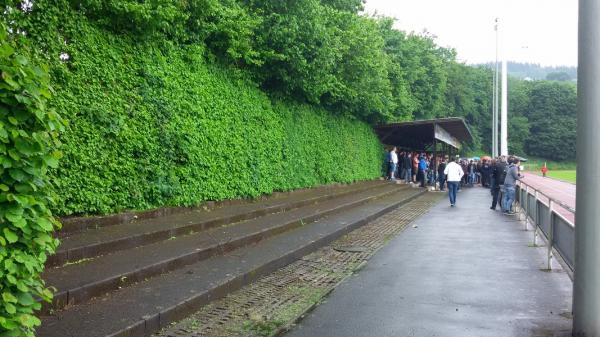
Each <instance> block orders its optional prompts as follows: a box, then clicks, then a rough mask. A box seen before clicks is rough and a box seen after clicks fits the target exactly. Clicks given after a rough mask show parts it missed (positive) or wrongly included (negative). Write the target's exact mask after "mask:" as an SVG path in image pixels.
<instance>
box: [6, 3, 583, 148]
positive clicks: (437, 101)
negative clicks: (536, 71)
mask: <svg viewBox="0 0 600 337" xmlns="http://www.w3.org/2000/svg"><path fill="white" fill-rule="evenodd" d="M12 3H13V6H14V7H15V8H16V7H19V6H22V3H23V2H21V1H17V0H12ZM33 4H34V5H33V6H34V8H35V6H36V5H37V6H38V7H45V8H46V10H47V11H48V12H49V13H50V12H52V11H51V10H49V8H50V7H52V8H56V7H58V6H70V7H71V9H72V10H75V11H77V12H79V13H83V14H84V15H85V16H86V17H87V18H88V19H89V20H90V21H92V22H94V23H95V24H96V25H98V26H101V27H103V28H104V29H107V30H109V31H112V32H114V33H116V34H126V35H128V36H133V37H134V38H135V39H137V40H139V41H148V40H154V41H156V40H158V39H164V40H165V41H169V43H177V44H182V45H191V44H203V45H205V46H206V57H207V58H208V59H209V60H212V61H213V62H215V63H219V64H224V65H226V66H227V67H231V68H233V69H236V70H237V71H239V72H241V73H243V74H245V75H247V76H249V77H250V78H252V80H253V81H254V82H255V83H256V84H257V85H258V86H260V87H261V88H262V89H264V90H265V91H267V92H268V93H270V95H272V96H275V97H285V98H286V99H288V98H292V99H294V100H296V101H299V102H302V103H308V104H312V105H315V106H319V107H323V108H325V109H327V110H328V111H330V112H331V113H333V114H337V115H346V116H350V117H353V118H358V119H360V120H364V121H367V122H369V123H372V124H375V123H385V122H394V121H406V120H413V119H427V118H436V117H447V116H457V117H463V118H465V120H466V121H467V123H468V124H469V125H470V127H471V129H472V131H473V135H474V138H475V139H474V141H473V143H472V144H470V145H469V149H470V150H483V151H487V150H489V148H490V143H491V141H490V139H489V138H490V134H491V121H490V119H491V118H490V116H491V110H492V102H491V92H492V77H493V76H492V71H491V70H490V69H489V68H488V67H486V66H468V65H466V64H463V63H460V62H458V61H457V59H456V52H455V51H454V50H453V49H449V48H443V47H440V46H438V45H437V44H436V43H435V38H434V37H433V36H430V35H427V34H413V33H406V32H402V31H399V30H396V29H394V27H393V24H394V20H393V19H391V18H388V17H383V16H367V15H364V14H362V13H361V11H362V9H363V4H364V3H363V0H189V1H173V0H152V1H138V0H107V1H98V0H60V1H58V2H53V3H52V4H50V2H47V1H41V0H37V1H34V2H33ZM9 6H10V5H9ZM6 13H12V15H21V16H22V15H24V14H23V11H12V12H10V11H9V12H6ZM46 16H48V15H46ZM38 17H39V16H38ZM46 19H48V17H46ZM30 21H31V20H30ZM17 22H20V23H21V25H22V27H20V28H22V29H23V30H24V31H27V30H28V29H34V27H33V24H32V23H29V24H28V23H27V20H17ZM46 26H48V27H46V28H49V29H57V30H59V31H60V30H61V27H60V21H59V20H53V19H52V18H50V20H48V21H47V24H46ZM63 35H64V36H65V45H68V44H69V37H68V32H64V33H63ZM32 38H35V37H34V36H32ZM54 53H55V54H56V53H60V51H59V50H56V51H54ZM510 87H511V89H510V90H511V94H510V102H509V104H510V106H509V109H510V115H511V117H510V121H509V124H510V128H509V131H510V143H511V150H512V151H513V152H514V153H517V154H523V155H533V156H543V157H551V158H553V159H568V158H574V157H573V156H574V155H573V153H574V145H573V144H574V143H573V141H570V139H574V138H573V136H574V128H571V127H572V126H573V125H574V123H575V120H574V116H575V110H574V109H575V102H574V97H575V91H574V90H575V89H574V86H573V85H572V84H568V83H560V84H559V83H556V82H554V81H535V82H523V81H521V80H518V79H511V83H510ZM550 121H552V122H550ZM556 121H564V122H560V123H554V122H556ZM559 126H560V127H559ZM567 140H569V141H567Z"/></svg>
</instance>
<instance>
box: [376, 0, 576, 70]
mask: <svg viewBox="0 0 600 337" xmlns="http://www.w3.org/2000/svg"><path fill="white" fill-rule="evenodd" d="M365 10H366V12H368V13H374V12H377V13H378V14H381V15H385V16H391V17H394V18H396V19H397V22H396V28H398V29H401V30H404V31H408V32H410V31H415V32H422V31H423V30H424V29H426V30H427V31H428V32H430V33H432V34H433V35H435V36H437V40H436V41H437V43H438V44H439V45H441V46H445V47H452V48H454V49H456V51H457V52H458V58H459V60H461V61H465V62H467V63H484V62H489V61H493V60H494V58H495V34H494V19H495V18H496V17H498V18H500V24H501V29H503V33H504V38H503V40H504V42H505V43H504V46H505V48H503V50H504V51H505V53H506V56H507V58H508V60H511V61H518V62H529V63H539V64H542V65H551V66H557V65H567V66H576V65H577V0H367V3H366V8H365Z"/></svg>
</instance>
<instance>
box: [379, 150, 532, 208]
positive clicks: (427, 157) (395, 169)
mask: <svg viewBox="0 0 600 337" xmlns="http://www.w3.org/2000/svg"><path fill="white" fill-rule="evenodd" d="M448 162H449V158H448V156H446V155H438V156H437V157H434V156H433V154H432V153H428V152H415V151H402V150H398V149H397V148H396V147H394V148H392V149H389V151H386V158H385V164H386V165H385V167H386V168H387V171H386V174H385V176H386V179H388V180H392V181H399V182H404V183H407V184H419V186H420V187H426V186H432V187H436V188H439V190H441V191H444V190H445V189H446V187H447V185H448V182H447V181H446V180H447V179H446V178H447V177H446V175H445V174H444V170H445V168H446V165H447V163H448ZM436 163H437V171H436V170H435V165H436ZM456 163H457V164H458V165H460V167H461V168H462V170H463V172H464V175H463V176H462V178H461V181H460V183H459V185H458V189H460V188H462V187H473V186H476V185H480V186H482V187H485V188H489V189H490V193H491V195H492V206H491V207H490V208H491V209H493V210H495V209H496V207H497V205H498V204H500V208H501V210H502V212H503V213H505V214H514V212H513V211H512V204H513V203H514V199H515V189H516V181H517V180H519V179H520V178H521V177H522V176H521V174H520V166H519V164H520V160H519V159H518V158H516V157H512V156H511V157H506V156H500V157H497V158H490V157H483V158H478V157H474V158H457V159H456Z"/></svg>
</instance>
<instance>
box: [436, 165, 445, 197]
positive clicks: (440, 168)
mask: <svg viewBox="0 0 600 337" xmlns="http://www.w3.org/2000/svg"><path fill="white" fill-rule="evenodd" d="M444 170H446V159H445V158H442V159H441V162H440V164H439V165H438V172H437V173H438V181H439V182H440V191H443V190H444V184H445V183H446V175H445V174H444Z"/></svg>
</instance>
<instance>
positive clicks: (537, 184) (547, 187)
mask: <svg viewBox="0 0 600 337" xmlns="http://www.w3.org/2000/svg"><path fill="white" fill-rule="evenodd" d="M524 175H525V178H524V179H523V182H525V183H526V184H528V185H530V186H531V187H533V188H535V189H537V190H539V191H541V192H542V193H544V194H545V195H547V196H549V197H550V198H552V199H555V200H559V201H561V202H562V203H564V204H566V205H567V206H569V207H571V208H573V209H575V192H576V187H575V184H572V183H569V182H564V181H560V180H556V179H552V178H544V177H542V176H539V175H537V174H534V173H529V172H525V173H524ZM541 199H542V201H544V199H543V198H541ZM556 210H557V212H559V213H560V214H561V215H562V216H563V217H565V218H566V219H567V220H569V221H571V222H572V223H574V222H575V215H574V214H573V213H572V212H570V211H568V210H566V209H564V208H562V207H561V206H559V205H557V206H556Z"/></svg>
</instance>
